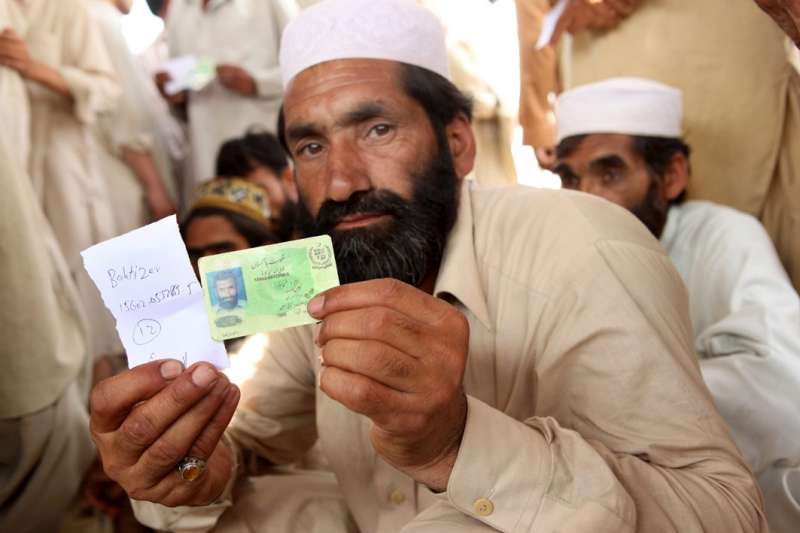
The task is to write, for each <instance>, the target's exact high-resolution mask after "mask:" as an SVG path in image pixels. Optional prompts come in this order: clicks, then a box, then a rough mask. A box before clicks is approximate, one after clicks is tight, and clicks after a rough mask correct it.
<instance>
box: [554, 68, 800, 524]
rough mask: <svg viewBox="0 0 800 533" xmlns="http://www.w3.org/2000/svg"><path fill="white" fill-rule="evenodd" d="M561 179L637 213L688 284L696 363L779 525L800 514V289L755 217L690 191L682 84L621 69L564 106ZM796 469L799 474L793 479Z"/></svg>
mask: <svg viewBox="0 0 800 533" xmlns="http://www.w3.org/2000/svg"><path fill="white" fill-rule="evenodd" d="M556 109H557V116H558V129H559V132H558V138H559V144H558V147H557V150H556V153H557V157H558V164H557V166H556V169H555V170H556V172H558V173H559V175H560V176H561V179H562V182H563V185H564V187H565V188H568V189H576V190H581V191H584V192H588V193H591V194H595V195H598V196H601V197H604V198H606V199H607V200H610V201H612V202H614V203H616V204H619V205H621V206H622V207H624V208H626V209H628V210H630V211H631V212H632V213H633V214H635V215H636V216H637V217H638V218H639V219H640V220H641V221H642V222H643V223H644V224H645V225H646V226H647V227H648V228H649V229H650V231H651V232H652V233H653V235H654V236H655V237H656V238H658V239H660V240H661V244H662V245H663V246H664V248H665V249H666V250H667V252H668V253H669V256H670V259H672V261H673V263H674V264H675V266H676V267H677V268H678V272H679V273H680V274H681V277H682V278H683V281H684V282H685V283H686V285H687V287H688V289H689V310H690V317H691V319H692V326H693V329H694V331H695V334H696V338H695V350H696V351H697V353H698V355H699V356H700V358H701V361H700V368H701V370H702V372H703V377H704V378H705V381H706V383H707V384H708V386H709V388H710V389H711V393H712V395H713V396H714V400H715V402H716V404H717V407H718V408H719V409H720V411H721V412H722V415H723V416H724V417H725V419H726V421H727V422H728V424H730V426H731V429H732V431H733V436H734V438H735V440H736V442H737V444H738V445H739V448H740V449H741V450H742V452H743V453H744V455H745V457H746V458H747V459H748V462H749V463H750V466H751V467H752V468H753V470H754V471H755V473H756V474H758V475H759V481H760V483H761V486H762V489H763V492H764V495H765V504H766V509H767V516H768V518H769V522H770V528H771V530H772V531H773V532H776V531H777V532H784V531H786V532H789V531H794V530H795V529H796V527H797V524H800V505H798V503H799V502H800V485H798V481H796V480H797V479H799V478H800V440H798V438H797V437H798V435H800V396H798V394H797V391H798V390H800V299H799V298H798V296H797V293H796V292H795V291H794V288H793V287H792V285H791V283H790V282H789V279H788V277H787V275H786V272H785V271H784V269H783V267H782V266H781V263H780V261H779V259H778V256H777V253H776V252H775V247H774V246H773V244H772V242H771V241H770V239H769V236H768V235H767V233H766V231H765V230H764V228H763V227H762V226H761V224H760V223H759V222H758V221H757V220H756V219H755V218H753V217H752V216H750V215H747V214H744V213H741V212H739V211H736V210H734V209H731V208H728V207H723V206H720V205H716V204H712V203H709V202H698V201H683V196H684V191H685V190H686V186H687V183H688V181H689V175H690V165H689V147H688V146H687V145H686V144H685V143H684V142H683V140H682V139H681V137H682V135H681V119H682V109H683V101H682V94H681V92H680V91H679V90H677V89H674V88H672V87H669V86H667V85H664V84H661V83H658V82H655V81H651V80H645V79H638V78H616V79H610V80H606V81H602V82H598V83H593V84H589V85H585V86H582V87H578V88H576V89H573V90H571V91H567V92H565V93H563V94H562V95H561V97H560V98H559V101H558V106H557V108H556ZM793 480H795V481H793Z"/></svg>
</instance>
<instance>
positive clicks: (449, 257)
mask: <svg viewBox="0 0 800 533" xmlns="http://www.w3.org/2000/svg"><path fill="white" fill-rule="evenodd" d="M433 294H434V296H437V297H441V296H442V295H451V296H453V297H455V298H456V299H457V300H458V301H459V302H461V304H462V305H464V307H466V308H467V309H469V310H470V312H471V313H472V314H474V315H475V316H476V317H477V318H478V320H480V322H481V323H482V324H483V325H484V327H486V329H488V330H491V329H492V327H491V321H490V319H489V308H488V306H487V305H486V296H485V295H484V293H483V285H482V284H481V278H480V275H479V273H478V262H477V257H476V255H475V229H474V219H473V217H472V184H471V182H469V181H465V182H464V184H463V185H462V186H461V195H460V201H459V205H458V216H457V217H456V223H455V225H454V226H453V229H452V230H451V231H450V235H449V237H448V239H447V245H446V246H445V248H444V253H443V254H442V263H441V265H440V266H439V276H438V277H437V278H436V285H435V288H434V291H433Z"/></svg>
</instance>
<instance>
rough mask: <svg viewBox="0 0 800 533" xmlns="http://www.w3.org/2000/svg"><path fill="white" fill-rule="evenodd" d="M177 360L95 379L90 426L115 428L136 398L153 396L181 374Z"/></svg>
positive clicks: (96, 429) (104, 431)
mask: <svg viewBox="0 0 800 533" xmlns="http://www.w3.org/2000/svg"><path fill="white" fill-rule="evenodd" d="M181 372H183V365H181V363H180V362H179V361H175V360H172V359H170V360H167V361H153V362H152V363H147V364H145V365H141V366H137V367H136V368H133V369H131V370H128V371H126V372H122V373H121V374H118V375H116V376H113V377H111V378H109V379H106V380H103V381H101V382H100V383H98V384H97V385H96V386H95V387H94V389H93V390H92V396H91V399H90V411H91V428H92V431H94V432H98V433H106V432H109V431H113V430H115V429H117V428H118V427H119V426H120V424H122V421H123V420H124V419H125V417H126V416H128V413H129V412H130V410H131V409H132V408H133V406H134V405H136V404H137V403H139V402H143V401H145V400H148V399H150V398H152V397H153V396H155V395H156V394H157V393H158V392H159V391H161V390H162V389H163V388H164V387H166V386H167V384H168V383H169V382H170V381H171V380H174V379H175V378H177V377H178V376H180V375H181Z"/></svg>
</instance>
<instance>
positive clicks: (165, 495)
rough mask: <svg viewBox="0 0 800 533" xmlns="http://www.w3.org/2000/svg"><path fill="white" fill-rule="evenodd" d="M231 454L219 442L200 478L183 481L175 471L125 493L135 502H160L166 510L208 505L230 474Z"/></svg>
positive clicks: (224, 445) (217, 496)
mask: <svg viewBox="0 0 800 533" xmlns="http://www.w3.org/2000/svg"><path fill="white" fill-rule="evenodd" d="M232 461H233V454H232V452H231V451H230V450H229V449H228V446H227V445H226V444H225V443H224V442H219V444H218V445H217V447H216V448H215V449H214V451H213V452H212V454H211V457H209V458H208V462H207V466H206V471H205V472H204V473H203V476H202V477H200V478H198V479H196V480H194V481H186V480H184V479H182V478H181V477H180V474H179V473H178V471H177V469H175V470H173V472H171V473H170V475H167V476H165V477H164V478H163V479H162V480H161V481H160V482H159V483H158V484H157V485H155V486H154V487H150V488H146V489H145V488H138V489H135V490H132V491H131V492H129V493H128V495H129V496H130V497H131V498H134V499H136V500H146V501H151V502H156V503H160V504H161V505H166V506H167V507H177V506H179V505H192V506H198V505H208V504H210V503H212V502H214V501H215V500H217V499H218V498H219V496H220V495H221V494H222V492H223V491H224V490H225V486H226V485H227V483H228V480H229V479H230V476H231V474H232V472H231V469H232V468H233V462H232Z"/></svg>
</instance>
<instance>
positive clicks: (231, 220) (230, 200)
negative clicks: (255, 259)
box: [181, 178, 284, 272]
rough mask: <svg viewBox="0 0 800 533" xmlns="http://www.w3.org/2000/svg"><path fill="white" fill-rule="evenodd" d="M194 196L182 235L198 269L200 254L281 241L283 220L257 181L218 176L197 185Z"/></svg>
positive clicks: (212, 253) (204, 254)
mask: <svg viewBox="0 0 800 533" xmlns="http://www.w3.org/2000/svg"><path fill="white" fill-rule="evenodd" d="M194 197H195V198H196V200H195V201H194V203H193V204H192V207H191V209H189V212H188V213H187V214H186V217H185V218H184V219H183V221H182V222H181V236H182V237H183V241H184V242H185V243H186V249H187V251H188V252H189V258H190V259H191V260H192V266H193V267H194V270H195V272H197V271H198V270H197V261H198V260H199V259H200V258H201V257H204V256H207V255H215V254H222V253H225V252H235V251H237V250H245V249H247V248H254V247H256V246H263V245H265V244H275V243H277V242H281V240H282V239H280V238H279V237H278V235H281V234H283V233H284V232H283V230H282V229H281V228H280V225H281V221H280V220H279V219H277V218H276V217H275V216H274V215H273V213H272V209H270V202H269V200H268V198H267V192H266V191H265V190H264V189H263V188H261V187H259V186H258V185H256V184H254V183H250V182H249V181H246V180H244V179H241V178H217V179H214V180H211V181H209V182H206V183H204V184H203V185H201V186H200V187H198V188H197V191H196V192H195V194H194Z"/></svg>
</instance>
